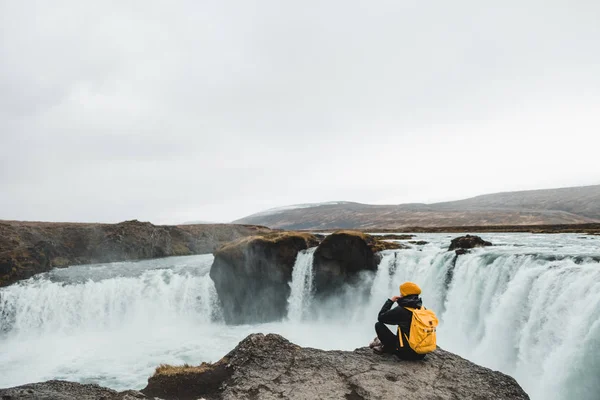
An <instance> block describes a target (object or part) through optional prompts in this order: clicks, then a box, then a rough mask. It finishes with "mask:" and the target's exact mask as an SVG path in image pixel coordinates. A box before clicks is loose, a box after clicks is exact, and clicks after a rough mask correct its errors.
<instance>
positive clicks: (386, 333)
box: [375, 322, 425, 360]
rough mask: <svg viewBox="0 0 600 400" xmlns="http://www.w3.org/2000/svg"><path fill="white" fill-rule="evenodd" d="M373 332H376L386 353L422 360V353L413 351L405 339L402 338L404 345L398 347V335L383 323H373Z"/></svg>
mask: <svg viewBox="0 0 600 400" xmlns="http://www.w3.org/2000/svg"><path fill="white" fill-rule="evenodd" d="M375 332H377V337H378V338H379V340H380V341H381V344H383V350H384V351H385V352H386V353H392V354H395V355H397V356H398V357H400V358H402V359H404V360H422V359H423V358H424V357H425V355H424V354H417V353H415V352H414V351H413V349H411V348H410V346H409V345H408V343H406V340H404V347H400V341H399V340H398V336H397V335H396V334H394V333H393V332H392V331H390V330H389V329H388V327H387V326H385V324H383V323H381V322H377V323H375Z"/></svg>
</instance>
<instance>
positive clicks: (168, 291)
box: [0, 267, 220, 336]
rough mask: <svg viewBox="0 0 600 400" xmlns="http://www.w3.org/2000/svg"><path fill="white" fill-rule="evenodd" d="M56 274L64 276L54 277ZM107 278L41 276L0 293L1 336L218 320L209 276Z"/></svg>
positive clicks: (165, 273)
mask: <svg viewBox="0 0 600 400" xmlns="http://www.w3.org/2000/svg"><path fill="white" fill-rule="evenodd" d="M84 268H85V267H84ZM103 272H106V271H103ZM61 273H62V274H64V273H65V272H64V271H59V272H57V273H56V274H59V275H60V274H61ZM71 275H73V274H71ZM104 275H107V274H104ZM107 276H108V277H107ZM107 276H95V279H91V278H87V279H86V280H75V281H73V282H69V281H65V280H64V279H57V276H53V275H52V274H44V275H40V276H38V277H36V278H34V279H30V280H27V281H24V282H20V283H18V284H16V285H12V286H9V287H7V288H4V289H3V290H2V292H0V334H3V335H7V336H18V335H28V336H31V335H43V334H54V333H60V332H62V333H67V332H73V331H98V330H112V329H117V328H119V329H120V328H122V327H124V326H135V327H137V328H139V329H143V328H144V327H147V328H151V327H153V326H156V325H157V324H168V323H170V322H172V321H173V320H175V319H187V320H190V321H195V322H197V323H209V322H211V321H214V320H218V319H219V311H220V308H219V306H218V298H217V293H216V290H215V287H214V284H213V282H212V280H211V279H210V277H209V276H208V274H204V275H197V274H192V273H190V272H189V271H176V270H174V269H151V270H147V271H142V272H141V273H139V274H137V276H112V275H111V274H110V273H109V274H108V275H107ZM59 278H60V277H59Z"/></svg>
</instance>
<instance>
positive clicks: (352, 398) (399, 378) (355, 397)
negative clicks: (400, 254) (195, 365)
mask: <svg viewBox="0 0 600 400" xmlns="http://www.w3.org/2000/svg"><path fill="white" fill-rule="evenodd" d="M223 360H226V362H227V370H228V374H227V376H224V375H223V374H222V373H214V374H213V375H214V376H216V377H218V379H221V380H222V382H221V384H220V386H219V390H218V391H217V392H212V393H211V392H207V393H202V392H200V393H194V394H192V393H187V394H186V396H181V397H175V396H173V397H171V396H172V395H173V394H172V393H168V391H167V392H165V391H164V390H163V389H164V388H161V387H160V386H161V385H160V383H159V380H156V381H155V380H154V379H155V378H156V376H155V377H153V378H151V379H150V380H149V385H148V387H146V388H145V389H143V390H142V392H144V393H146V394H147V395H154V396H157V395H158V396H160V397H164V398H190V399H191V398H200V397H204V398H206V399H227V400H230V399H231V400H233V399H349V400H360V399H365V400H366V399H369V400H370V399H402V398H409V399H411V400H421V399H456V400H458V399H492V400H493V399H528V398H529V397H528V396H527V394H526V393H525V392H524V391H523V389H521V387H520V386H519V385H518V384H517V383H516V381H515V380H514V379H513V378H511V377H509V376H507V375H504V374H502V373H500V372H496V371H492V370H490V369H487V368H484V367H481V366H478V365H476V364H473V363H471V362H469V361H467V360H465V359H463V358H461V357H459V356H457V355H454V354H452V353H449V352H447V351H444V350H442V349H438V350H436V351H435V352H434V353H431V354H429V355H428V356H427V357H426V358H425V360H423V361H403V360H399V359H397V358H396V357H395V356H392V355H377V354H374V353H373V352H372V350H370V349H369V348H360V349H357V350H355V351H351V352H350V351H324V350H317V349H312V348H302V347H299V346H296V345H294V344H292V343H290V342H289V341H287V340H286V339H284V338H283V337H281V336H279V335H272V334H270V335H266V336H265V335H262V334H255V335H250V336H249V337H247V338H246V339H244V340H243V341H242V342H240V344H239V345H238V346H237V347H236V348H235V349H234V350H233V351H231V352H230V353H229V354H228V355H227V356H226V357H224V359H223ZM223 360H222V361H221V363H222V362H223ZM221 365H222V364H221ZM215 366H216V367H215V368H220V366H219V363H216V364H215ZM210 373H211V371H210V369H209V370H206V371H205V372H203V374H200V375H204V374H210ZM173 379H175V378H173ZM154 382H156V383H157V385H155V384H154ZM187 396H189V397H187Z"/></svg>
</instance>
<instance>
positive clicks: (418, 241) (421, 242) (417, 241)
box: [408, 240, 429, 246]
mask: <svg viewBox="0 0 600 400" xmlns="http://www.w3.org/2000/svg"><path fill="white" fill-rule="evenodd" d="M408 243H410V244H415V245H417V246H424V245H426V244H428V243H429V242H426V241H425V240H409V241H408Z"/></svg>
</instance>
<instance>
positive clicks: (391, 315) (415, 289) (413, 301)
mask: <svg viewBox="0 0 600 400" xmlns="http://www.w3.org/2000/svg"><path fill="white" fill-rule="evenodd" d="M420 294H421V288H420V287H419V286H418V285H417V284H416V283H413V282H404V283H403V284H402V285H400V296H393V297H392V298H390V299H388V300H386V302H385V304H384V305H383V307H381V311H379V317H378V318H377V320H378V322H377V323H376V324H375V332H377V338H378V339H379V341H380V342H381V345H379V346H378V345H377V343H372V344H371V347H372V348H373V350H374V351H376V352H378V353H383V352H385V353H392V354H396V355H397V356H398V357H400V358H402V359H405V360H422V359H423V358H424V357H425V355H424V354H417V353H416V352H415V351H414V350H413V349H412V348H411V347H410V346H409V345H408V343H406V341H404V346H402V347H401V346H400V339H399V338H398V335H396V334H394V333H393V332H391V331H390V330H389V329H388V327H387V326H385V324H388V325H398V328H399V333H401V334H402V335H403V336H404V335H405V336H404V337H406V338H408V337H410V336H409V335H410V325H411V322H412V318H413V313H412V312H411V311H410V310H407V309H406V308H405V307H409V308H421V306H422V305H423V301H422V300H421V298H420V297H419V295H420ZM394 303H397V305H398V306H397V307H394V308H392V306H393V305H394Z"/></svg>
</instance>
